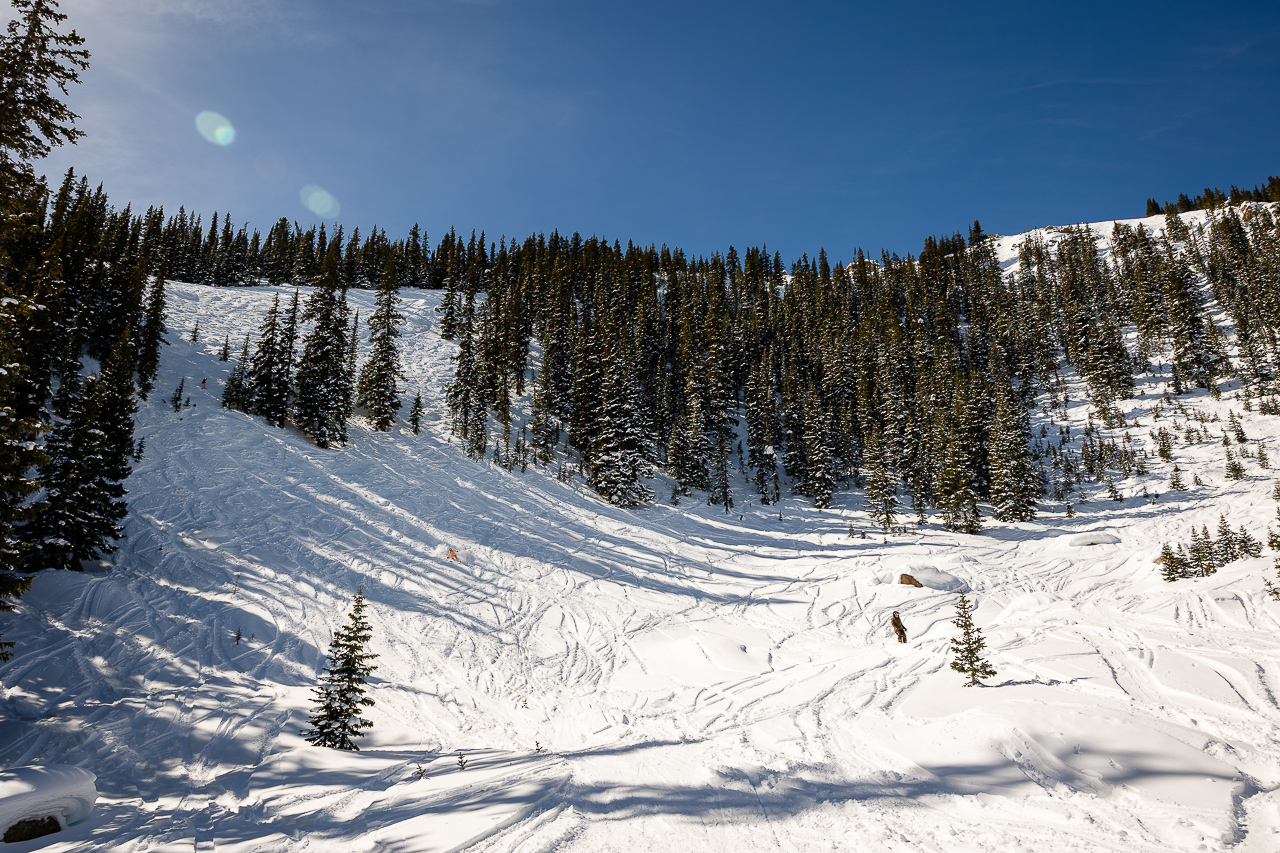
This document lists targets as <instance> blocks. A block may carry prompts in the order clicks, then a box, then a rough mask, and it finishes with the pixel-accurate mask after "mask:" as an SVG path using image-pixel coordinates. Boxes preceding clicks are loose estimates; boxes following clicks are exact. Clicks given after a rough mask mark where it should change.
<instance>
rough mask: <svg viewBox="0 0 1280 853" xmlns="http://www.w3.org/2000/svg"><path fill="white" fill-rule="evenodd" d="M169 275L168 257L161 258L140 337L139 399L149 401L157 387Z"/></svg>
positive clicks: (148, 296) (163, 342)
mask: <svg viewBox="0 0 1280 853" xmlns="http://www.w3.org/2000/svg"><path fill="white" fill-rule="evenodd" d="M168 274H169V261H168V258H167V257H166V258H161V259H160V266H159V268H158V269H157V270H156V275H155V281H154V282H152V284H151V291H150V293H149V294H148V295H147V307H146V311H145V313H144V314H143V317H142V330H141V332H140V334H139V335H138V338H139V341H138V359H137V369H138V396H139V397H141V398H142V399H144V400H145V399H147V395H148V394H150V393H151V389H152V388H154V387H155V384H156V372H157V371H158V370H159V369H160V347H161V346H163V345H164V344H167V343H168V341H166V340H165V339H164V333H165V326H164V307H165V295H164V283H165V279H166V277H167V276H168Z"/></svg>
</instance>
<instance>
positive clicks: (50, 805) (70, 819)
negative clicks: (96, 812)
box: [0, 764, 98, 842]
mask: <svg viewBox="0 0 1280 853" xmlns="http://www.w3.org/2000/svg"><path fill="white" fill-rule="evenodd" d="M96 779H97V777H96V776H94V775H93V774H92V773H90V772H89V771H88V770H84V769H82V768H80V767H74V766H72V765H70V764H50V765H47V766H43V767H40V766H33V767H14V768H12V769H9V770H0V835H3V837H4V840H5V841H6V842H8V841H9V840H10V837H11V836H10V830H12V829H15V825H16V824H19V823H22V822H23V821H29V822H30V823H28V824H26V825H24V827H22V828H21V829H28V828H30V829H39V828H43V827H45V826H51V825H49V824H48V823H47V818H53V819H54V820H55V821H57V823H58V828H59V829H62V828H65V827H67V826H69V825H70V824H73V823H79V822H80V821H82V820H84V819H85V818H87V817H88V816H89V812H91V811H93V804H94V803H96V802H97V801H98V789H97V788H96V787H95V786H94V784H93V783H94V781H95V780H96ZM40 834H44V833H40ZM26 837H27V838H34V837H38V836H37V835H27V836H26ZM15 840H16V839H15Z"/></svg>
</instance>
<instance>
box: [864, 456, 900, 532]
mask: <svg viewBox="0 0 1280 853" xmlns="http://www.w3.org/2000/svg"><path fill="white" fill-rule="evenodd" d="M864 458H866V459H867V460H868V462H869V463H870V466H871V467H870V470H869V471H868V473H867V490H866V495H865V499H864V505H865V506H866V508H867V512H868V514H869V515H870V516H871V520H872V521H874V522H875V523H876V526H877V527H879V528H880V530H881V531H882V532H883V533H884V534H885V535H886V536H887V535H888V534H889V530H890V529H891V528H892V527H893V524H894V521H896V520H897V517H898V507H899V502H898V482H897V480H898V478H897V474H896V472H894V470H893V468H892V467H890V463H889V458H888V453H886V452H885V448H884V444H883V442H882V441H881V440H880V434H879V432H874V433H872V434H871V438H870V439H869V440H868V441H867V446H866V449H865V451H864Z"/></svg>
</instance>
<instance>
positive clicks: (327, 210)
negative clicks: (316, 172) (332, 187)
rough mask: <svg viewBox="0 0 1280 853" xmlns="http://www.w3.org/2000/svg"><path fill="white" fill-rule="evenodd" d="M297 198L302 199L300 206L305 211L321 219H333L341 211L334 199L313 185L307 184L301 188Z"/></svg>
mask: <svg viewBox="0 0 1280 853" xmlns="http://www.w3.org/2000/svg"><path fill="white" fill-rule="evenodd" d="M298 197H299V198H301V199H302V204H303V206H304V207H306V209H307V210H309V211H311V212H312V213H314V214H315V215H316V216H319V217H320V218H321V219H334V218H335V217H337V215H338V211H339V210H341V209H342V208H341V207H340V206H339V205H338V200H337V199H336V198H334V197H333V196H332V195H330V194H329V192H327V191H326V190H324V189H322V188H320V187H318V186H316V185H315V184H307V185H306V186H305V187H303V188H302V192H301V193H299V194H298Z"/></svg>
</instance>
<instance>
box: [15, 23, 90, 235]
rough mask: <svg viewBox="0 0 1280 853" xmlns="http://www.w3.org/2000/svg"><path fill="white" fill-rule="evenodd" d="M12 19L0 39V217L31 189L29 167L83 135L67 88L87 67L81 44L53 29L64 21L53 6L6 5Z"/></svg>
mask: <svg viewBox="0 0 1280 853" xmlns="http://www.w3.org/2000/svg"><path fill="white" fill-rule="evenodd" d="M9 6H10V12H11V14H12V18H11V19H10V20H9V25H8V27H7V30H6V32H5V34H4V36H3V37H0V212H4V213H11V212H12V211H13V209H14V207H15V205H16V203H17V201H18V200H19V199H21V198H22V197H23V194H24V193H23V191H24V189H25V188H26V187H29V186H31V185H32V184H34V183H35V177H34V175H33V173H32V170H31V164H32V163H33V162H35V161H37V160H40V159H42V158H44V157H45V156H47V155H48V154H49V151H50V150H51V149H52V148H53V147H55V146H59V145H61V144H62V143H64V142H70V143H72V144H74V143H75V141H76V140H77V139H79V138H80V137H81V136H83V135H84V132H83V131H80V130H77V129H76V127H75V120H76V118H77V116H76V114H75V113H73V112H72V111H71V110H70V109H68V108H67V106H66V104H64V103H63V102H62V101H61V100H60V99H59V98H58V96H57V93H56V92H55V91H54V90H55V89H56V90H57V91H59V92H61V93H62V95H63V96H64V97H65V96H66V94H67V86H68V85H69V84H71V83H78V82H80V74H79V72H80V71H83V70H84V69H86V68H88V67H89V52H88V51H86V50H84V49H82V48H81V47H80V45H82V44H84V39H82V38H80V36H78V35H76V33H75V31H74V30H72V31H71V32H70V33H68V34H66V35H63V34H60V33H58V32H57V31H56V30H55V29H54V28H55V27H57V26H58V25H59V24H61V23H62V22H63V21H65V20H66V18H67V16H66V15H64V14H61V13H60V12H58V11H57V8H58V4H57V2H56V0H10V2H9Z"/></svg>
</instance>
